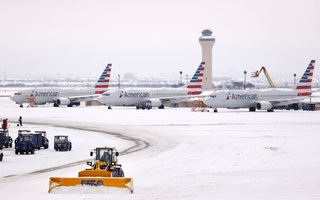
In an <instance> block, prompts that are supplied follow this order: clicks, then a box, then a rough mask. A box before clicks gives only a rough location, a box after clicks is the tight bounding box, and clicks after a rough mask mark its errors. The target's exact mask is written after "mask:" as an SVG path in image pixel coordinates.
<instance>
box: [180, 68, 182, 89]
mask: <svg viewBox="0 0 320 200" xmlns="http://www.w3.org/2000/svg"><path fill="white" fill-rule="evenodd" d="M181 86H182V71H180V87H181Z"/></svg>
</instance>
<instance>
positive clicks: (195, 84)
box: [187, 62, 205, 95]
mask: <svg viewBox="0 0 320 200" xmlns="http://www.w3.org/2000/svg"><path fill="white" fill-rule="evenodd" d="M204 65H205V62H201V63H200V65H199V67H198V68H197V70H196V72H195V73H194V75H193V77H192V79H191V80H190V82H189V84H188V86H187V88H188V89H191V90H190V91H188V95H197V94H201V92H202V91H201V88H202V78H203V71H204Z"/></svg>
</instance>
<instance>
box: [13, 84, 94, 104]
mask: <svg viewBox="0 0 320 200" xmlns="http://www.w3.org/2000/svg"><path fill="white" fill-rule="evenodd" d="M92 94H94V89H93V88H86V89H63V88H36V89H27V90H21V91H18V92H16V93H14V94H13V95H12V96H11V97H10V99H11V100H12V101H14V102H16V104H23V103H29V102H30V100H31V99H33V101H34V103H36V104H37V105H44V104H46V103H55V101H56V100H57V99H58V98H66V97H70V96H81V95H92Z"/></svg>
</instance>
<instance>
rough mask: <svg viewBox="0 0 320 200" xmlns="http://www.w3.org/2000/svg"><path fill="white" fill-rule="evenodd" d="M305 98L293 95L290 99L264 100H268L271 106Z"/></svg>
mask: <svg viewBox="0 0 320 200" xmlns="http://www.w3.org/2000/svg"><path fill="white" fill-rule="evenodd" d="M304 99H306V97H295V98H291V99H272V100H266V101H265V102H269V103H270V104H271V105H273V106H285V105H289V104H293V103H299V102H300V101H302V100H304ZM259 102H261V101H255V102H254V103H259Z"/></svg>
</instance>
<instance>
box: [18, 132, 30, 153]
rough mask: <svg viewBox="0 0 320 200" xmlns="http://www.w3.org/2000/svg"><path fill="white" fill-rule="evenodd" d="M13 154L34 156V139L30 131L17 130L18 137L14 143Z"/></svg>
mask: <svg viewBox="0 0 320 200" xmlns="http://www.w3.org/2000/svg"><path fill="white" fill-rule="evenodd" d="M14 144H15V147H14V148H15V154H19V153H20V154H24V153H26V154H29V153H31V154H34V150H35V147H34V139H33V134H32V133H30V130H19V131H18V137H17V138H16V139H15V141H14Z"/></svg>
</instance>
